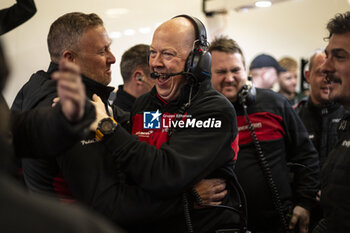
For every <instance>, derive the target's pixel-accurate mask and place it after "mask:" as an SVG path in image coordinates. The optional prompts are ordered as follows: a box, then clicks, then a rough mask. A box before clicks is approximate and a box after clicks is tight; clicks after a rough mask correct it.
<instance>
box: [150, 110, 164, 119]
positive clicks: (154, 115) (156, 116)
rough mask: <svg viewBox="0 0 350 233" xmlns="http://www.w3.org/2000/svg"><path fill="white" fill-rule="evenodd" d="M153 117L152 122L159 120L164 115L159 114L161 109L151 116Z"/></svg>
mask: <svg viewBox="0 0 350 233" xmlns="http://www.w3.org/2000/svg"><path fill="white" fill-rule="evenodd" d="M151 115H152V116H153V118H152V120H151V122H152V121H154V120H155V119H158V117H160V116H161V115H162V114H161V113H160V112H159V109H157V111H156V112H155V113H152V114H151Z"/></svg>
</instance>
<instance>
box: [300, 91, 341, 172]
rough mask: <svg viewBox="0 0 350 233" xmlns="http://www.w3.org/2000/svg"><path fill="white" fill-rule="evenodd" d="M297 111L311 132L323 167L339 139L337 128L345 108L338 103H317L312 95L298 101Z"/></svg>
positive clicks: (310, 134) (310, 135) (311, 137)
mask: <svg viewBox="0 0 350 233" xmlns="http://www.w3.org/2000/svg"><path fill="white" fill-rule="evenodd" d="M295 111H296V112H297V113H298V115H299V117H300V119H301V120H302V121H303V123H304V125H305V127H306V129H307V131H308V132H309V137H310V139H311V141H312V143H313V144H314V146H315V148H316V150H317V151H318V154H319V159H320V167H321V168H322V167H323V164H324V162H325V160H326V158H327V155H328V154H329V153H330V152H331V151H332V149H333V147H334V146H335V144H336V142H337V141H338V132H337V129H338V125H339V121H340V120H341V118H342V117H343V115H344V114H345V110H344V108H343V106H341V105H339V104H336V103H330V104H328V105H322V106H321V105H315V104H313V103H312V101H311V97H308V98H305V99H303V100H302V101H300V102H299V103H298V105H297V106H296V107H295Z"/></svg>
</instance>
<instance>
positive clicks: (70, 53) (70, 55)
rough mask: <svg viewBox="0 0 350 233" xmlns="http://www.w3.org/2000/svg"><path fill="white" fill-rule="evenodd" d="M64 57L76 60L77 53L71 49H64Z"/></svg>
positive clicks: (71, 60) (72, 60)
mask: <svg viewBox="0 0 350 233" xmlns="http://www.w3.org/2000/svg"><path fill="white" fill-rule="evenodd" d="M62 57H64V58H65V59H68V61H70V62H75V54H74V53H73V52H72V51H70V50H66V51H64V52H63V55H62Z"/></svg>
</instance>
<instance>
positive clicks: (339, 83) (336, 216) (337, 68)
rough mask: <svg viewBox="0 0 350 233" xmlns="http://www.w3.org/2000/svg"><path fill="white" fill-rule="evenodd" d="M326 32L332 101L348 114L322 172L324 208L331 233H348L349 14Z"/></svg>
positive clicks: (336, 19) (325, 67) (335, 20)
mask: <svg viewBox="0 0 350 233" xmlns="http://www.w3.org/2000/svg"><path fill="white" fill-rule="evenodd" d="M327 29H328V31H329V37H328V38H329V42H328V45H327V47H326V49H325V53H326V60H325V62H324V63H323V66H322V69H323V71H324V73H325V74H326V79H327V80H328V82H329V99H330V100H332V101H336V102H338V103H340V104H341V105H343V107H344V108H345V109H346V110H347V113H346V114H345V115H344V117H343V118H342V120H341V121H340V123H339V127H338V137H339V140H338V142H337V144H336V146H335V148H334V149H333V151H332V152H331V153H330V154H329V155H328V158H327V160H326V162H325V164H324V169H323V171H322V176H321V191H322V195H321V205H322V207H323V209H324V216H325V220H326V221H325V223H326V226H327V227H328V232H341V233H342V232H344V233H345V232H349V231H350V222H349V218H350V203H349V195H348V194H349V191H350V185H349V179H350V170H349V167H350V160H349V153H350V152H349V147H350V146H349V145H350V115H349V113H348V112H349V111H350V12H349V11H348V12H346V13H344V14H337V15H336V16H335V17H334V18H332V19H331V20H330V21H329V23H328V24H327ZM323 223H324V222H323ZM321 226H324V224H321V225H320V227H321ZM320 232H321V231H320Z"/></svg>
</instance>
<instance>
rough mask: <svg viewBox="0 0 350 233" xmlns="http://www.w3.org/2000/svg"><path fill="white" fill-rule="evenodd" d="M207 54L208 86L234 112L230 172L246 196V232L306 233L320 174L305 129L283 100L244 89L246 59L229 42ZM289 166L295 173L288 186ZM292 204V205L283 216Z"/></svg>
mask: <svg viewBox="0 0 350 233" xmlns="http://www.w3.org/2000/svg"><path fill="white" fill-rule="evenodd" d="M209 51H210V52H211V54H212V67H211V70H212V83H213V86H214V88H215V89H216V90H218V91H219V92H221V93H222V94H223V95H224V96H226V97H227V99H228V100H230V102H231V103H232V104H233V105H234V107H235V109H236V111H237V125H238V131H239V148H240V150H239V153H238V159H237V164H236V170H235V171H236V173H237V177H238V180H239V182H240V183H241V185H242V187H243V190H244V191H245V194H246V196H247V206H248V230H250V231H252V232H265V233H267V232H269V233H270V232H288V231H289V229H294V228H298V229H299V232H301V233H307V232H308V231H307V227H308V222H309V210H310V208H311V206H312V205H313V203H314V202H315V198H316V192H317V189H318V180H319V179H318V175H319V168H318V159H317V153H316V151H315V149H314V147H313V145H312V144H311V142H310V140H309V139H308V135H307V131H306V129H305V128H304V126H303V124H302V122H301V120H300V119H299V117H298V116H297V115H296V113H295V112H294V111H293V109H292V106H291V105H290V104H289V103H288V101H287V99H285V98H283V97H281V96H280V95H279V94H277V93H275V92H273V91H271V90H267V89H261V88H256V89H255V88H254V87H253V86H252V85H251V84H250V83H249V82H248V84H249V85H247V84H246V83H247V71H246V68H245V59H244V56H243V52H242V50H241V48H240V47H239V45H238V44H237V43H236V42H235V41H234V40H232V39H229V38H226V37H220V38H217V39H216V40H214V41H213V42H212V43H211V45H210V47H209ZM288 165H292V166H291V170H293V171H294V183H293V186H291V185H290V181H289V177H288V170H289V168H288ZM291 201H293V204H294V205H293V206H290V210H288V208H289V206H288V203H289V202H291ZM293 207H294V209H293ZM288 212H289V213H288ZM286 214H291V216H290V217H291V219H289V218H286V217H287V216H286Z"/></svg>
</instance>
